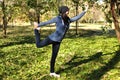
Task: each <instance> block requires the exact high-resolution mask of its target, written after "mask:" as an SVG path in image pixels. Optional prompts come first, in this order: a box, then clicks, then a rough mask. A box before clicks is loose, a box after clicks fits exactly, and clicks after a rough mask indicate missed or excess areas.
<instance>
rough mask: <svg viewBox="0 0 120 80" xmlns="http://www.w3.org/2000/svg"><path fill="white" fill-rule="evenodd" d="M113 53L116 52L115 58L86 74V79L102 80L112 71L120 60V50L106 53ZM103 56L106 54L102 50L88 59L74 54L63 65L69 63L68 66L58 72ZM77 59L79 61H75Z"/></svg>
mask: <svg viewBox="0 0 120 80" xmlns="http://www.w3.org/2000/svg"><path fill="white" fill-rule="evenodd" d="M111 54H114V56H113V58H111V59H110V60H109V61H108V63H106V64H105V66H102V67H100V68H98V69H96V70H93V71H92V72H91V73H89V74H87V75H85V76H86V77H85V78H86V79H85V80H100V79H101V77H102V76H103V75H104V74H105V73H106V72H108V71H110V70H111V69H113V68H114V66H115V65H116V64H117V63H118V62H119V61H120V50H118V51H116V52H113V53H109V54H106V55H111ZM101 56H105V55H104V54H102V52H98V53H96V54H94V55H92V56H89V58H88V59H84V60H81V59H79V58H82V57H78V56H76V55H75V56H74V57H73V58H72V59H71V60H69V61H68V62H66V63H65V64H63V65H65V66H66V65H68V67H66V68H60V69H59V70H58V71H57V73H59V74H60V73H62V72H65V71H68V70H71V69H72V68H74V67H77V66H79V65H81V64H84V63H88V62H90V61H93V60H96V59H98V58H100V57H101ZM75 59H78V61H77V62H74V60H75Z"/></svg>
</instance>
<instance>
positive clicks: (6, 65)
mask: <svg viewBox="0 0 120 80" xmlns="http://www.w3.org/2000/svg"><path fill="white" fill-rule="evenodd" d="M51 32H53V30H42V31H41V33H42V34H41V35H42V38H45V37H46V36H47V35H48V34H50V33H51ZM74 34H75V31H74V30H70V31H69V32H68V33H67V35H66V38H65V39H64V40H63V41H62V44H61V47H60V51H59V54H58V57H57V60H56V72H57V73H60V75H61V77H60V78H58V79H57V78H53V77H50V76H49V68H50V66H49V65H50V63H49V62H50V58H51V45H49V46H46V47H44V48H36V46H35V40H34V34H33V30H32V28H31V26H20V27H14V28H12V27H9V28H8V36H7V38H6V39H3V38H2V36H1V37H0V80H120V76H119V75H120V50H119V47H118V45H119V44H118V41H117V38H116V36H115V34H114V31H112V33H110V34H102V32H99V31H89V30H80V31H79V34H78V35H77V36H75V35H74ZM0 35H2V31H1V30H0Z"/></svg>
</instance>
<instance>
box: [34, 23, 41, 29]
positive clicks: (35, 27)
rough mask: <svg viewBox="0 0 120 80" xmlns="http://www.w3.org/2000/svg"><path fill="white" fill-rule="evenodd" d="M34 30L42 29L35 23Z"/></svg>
mask: <svg viewBox="0 0 120 80" xmlns="http://www.w3.org/2000/svg"><path fill="white" fill-rule="evenodd" d="M34 29H37V30H40V27H38V23H37V22H34Z"/></svg>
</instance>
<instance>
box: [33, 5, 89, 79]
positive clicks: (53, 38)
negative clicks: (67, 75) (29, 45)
mask: <svg viewBox="0 0 120 80" xmlns="http://www.w3.org/2000/svg"><path fill="white" fill-rule="evenodd" d="M87 9H88V5H86V6H85V10H84V11H83V12H82V13H81V14H79V15H78V16H75V17H73V18H69V17H68V14H69V8H68V7H67V6H61V7H60V8H59V15H58V16H56V17H55V18H52V19H51V20H48V21H46V22H41V23H39V24H38V23H37V22H34V33H35V39H36V46H37V48H41V47H44V46H47V45H49V44H52V57H51V61H50V76H54V77H60V75H59V74H56V73H55V71H54V66H55V60H56V57H57V54H58V51H59V48H60V44H61V42H62V40H63V38H64V36H65V34H66V32H67V30H68V29H69V25H70V23H71V22H74V21H76V20H79V19H80V18H81V17H82V16H83V15H84V14H85V13H86V11H87ZM51 23H55V24H56V30H55V32H54V33H52V34H50V35H49V36H48V37H47V38H45V39H44V40H42V41H41V40H40V33H39V30H40V27H41V26H45V25H47V24H51Z"/></svg>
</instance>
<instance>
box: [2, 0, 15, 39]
mask: <svg viewBox="0 0 120 80" xmlns="http://www.w3.org/2000/svg"><path fill="white" fill-rule="evenodd" d="M14 2H15V1H14V0H1V7H2V14H3V17H2V19H3V24H2V27H3V37H5V38H6V35H7V24H8V22H9V21H10V19H11V18H12V14H13V8H14Z"/></svg>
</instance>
